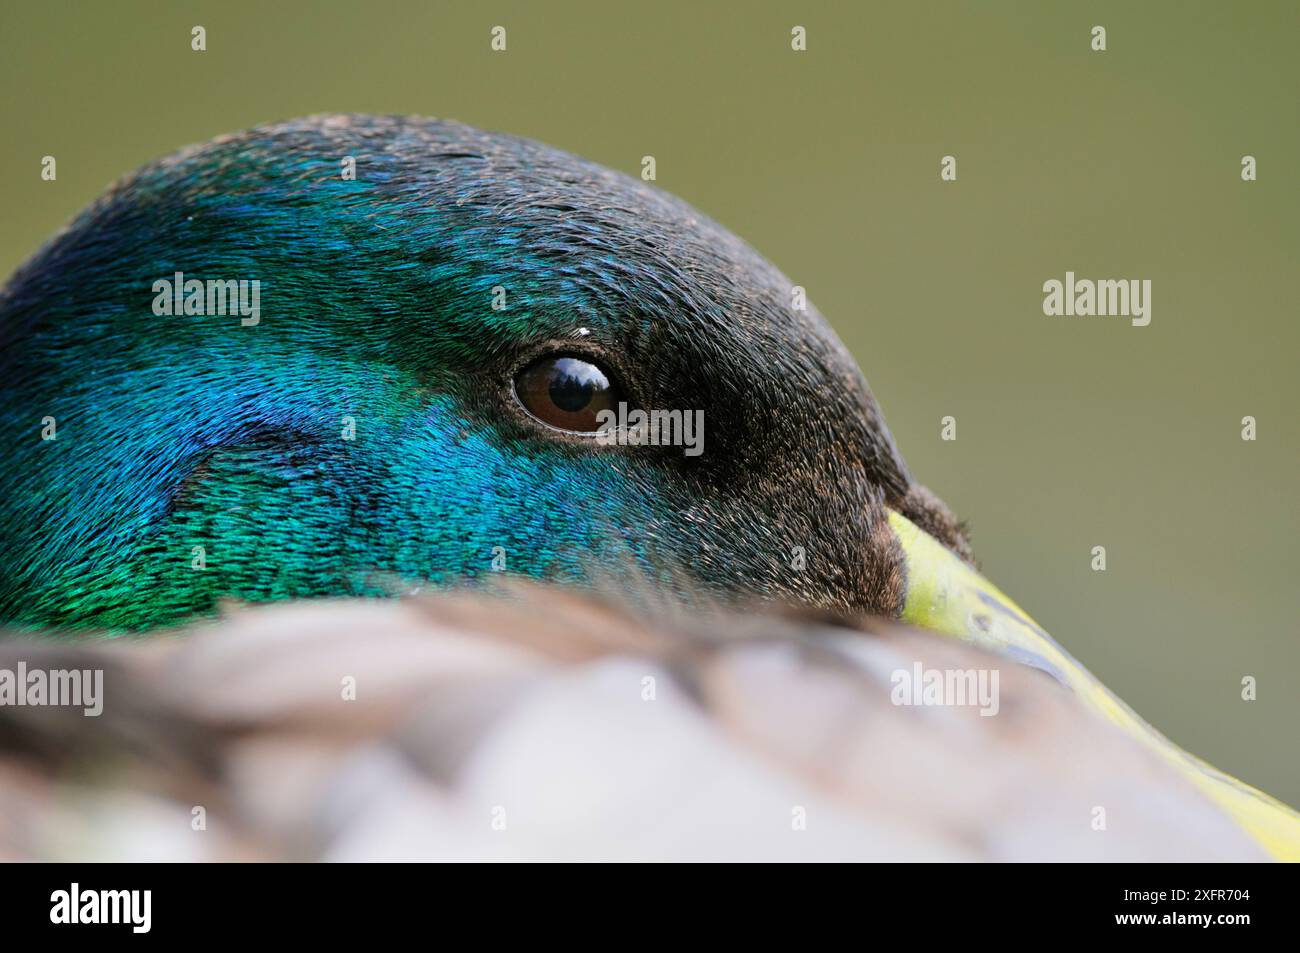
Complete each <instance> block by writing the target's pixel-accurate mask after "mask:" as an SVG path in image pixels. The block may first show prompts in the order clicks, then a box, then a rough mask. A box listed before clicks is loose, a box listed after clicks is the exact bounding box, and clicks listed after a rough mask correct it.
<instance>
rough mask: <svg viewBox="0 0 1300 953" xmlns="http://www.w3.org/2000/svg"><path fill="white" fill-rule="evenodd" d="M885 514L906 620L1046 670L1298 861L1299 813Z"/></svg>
mask: <svg viewBox="0 0 1300 953" xmlns="http://www.w3.org/2000/svg"><path fill="white" fill-rule="evenodd" d="M889 518H890V523H891V525H892V526H893V529H894V532H895V533H896V534H897V536H898V539H899V542H901V543H902V546H903V551H904V553H905V554H906V557H907V570H908V584H907V597H906V600H905V603H904V607H903V615H902V618H903V621H904V622H908V623H911V624H912V625H916V626H921V627H922V628H926V629H932V630H933V631H935V632H939V633H942V634H944V635H952V636H956V637H957V638H959V639H962V640H963V641H966V642H971V643H973V644H975V645H978V646H980V647H981V648H984V649H988V650H990V651H993V652H996V653H998V654H999V655H1002V656H1004V657H1006V658H1010V659H1012V660H1014V661H1016V662H1020V663H1022V664H1024V665H1030V666H1033V667H1034V668H1039V669H1042V670H1043V671H1044V672H1047V673H1048V674H1050V675H1051V676H1053V677H1054V678H1055V679H1056V680H1057V681H1059V682H1060V683H1061V684H1062V685H1064V686H1065V687H1067V688H1068V689H1070V690H1071V691H1072V692H1074V693H1075V694H1076V695H1077V696H1078V697H1079V698H1080V699H1082V700H1083V702H1084V704H1085V705H1088V706H1089V707H1091V708H1093V709H1095V710H1097V711H1098V712H1100V713H1101V714H1102V715H1103V716H1105V717H1106V718H1107V719H1109V720H1110V721H1112V722H1114V723H1115V724H1117V725H1119V726H1120V727H1121V728H1123V729H1124V730H1125V731H1126V732H1128V734H1130V735H1132V736H1133V737H1135V738H1137V739H1138V741H1139V742H1141V743H1142V744H1144V745H1145V746H1146V747H1148V748H1150V749H1151V750H1152V751H1154V752H1156V753H1157V754H1158V755H1160V756H1161V757H1162V758H1164V759H1165V760H1166V761H1168V762H1169V763H1170V764H1172V765H1173V766H1174V768H1175V769H1177V770H1178V771H1179V772H1180V773H1181V774H1183V775H1184V776H1185V777H1187V778H1188V779H1189V780H1190V781H1191V782H1192V783H1193V784H1195V785H1196V786H1197V788H1199V789H1200V790H1201V792H1202V793H1204V794H1205V795H1206V796H1207V797H1209V798H1210V799H1211V800H1213V801H1214V802H1215V803H1216V804H1218V805H1219V806H1220V807H1221V808H1222V809H1223V810H1224V811H1226V812H1227V813H1228V815H1229V816H1231V817H1232V818H1233V819H1234V820H1235V821H1236V822H1237V823H1238V824H1240V825H1241V827H1242V828H1243V829H1244V830H1245V831H1246V832H1247V833H1249V834H1250V835H1251V836H1252V837H1253V838H1254V839H1255V840H1256V841H1257V842H1258V843H1259V844H1260V845H1261V846H1262V847H1263V848H1264V849H1265V850H1267V851H1268V852H1269V853H1270V854H1272V855H1273V856H1274V857H1275V858H1277V859H1278V860H1290V861H1296V860H1300V814H1297V813H1296V812H1295V811H1293V810H1292V809H1291V808H1289V807H1287V806H1286V805H1285V804H1283V803H1281V802H1280V801H1277V800H1275V799H1274V798H1271V797H1269V796H1268V795H1267V794H1264V793H1263V792H1262V791H1257V790H1255V789H1254V788H1252V787H1251V786H1250V785H1248V784H1244V783H1242V782H1241V781H1238V780H1237V779H1236V778H1234V777H1232V776H1231V775H1228V774H1224V773H1223V772H1222V771H1219V770H1218V769H1217V768H1215V767H1213V766H1212V765H1209V764H1206V763H1205V762H1204V761H1202V760H1200V759H1199V758H1196V757H1194V756H1193V755H1190V754H1188V753H1187V752H1186V751H1184V750H1183V749H1182V748H1179V747H1178V746H1177V745H1175V744H1174V743H1173V742H1171V741H1170V740H1169V739H1168V738H1166V737H1165V736H1164V735H1162V734H1160V732H1158V731H1156V730H1155V729H1154V728H1152V727H1151V726H1150V725H1148V724H1147V723H1146V722H1145V721H1143V720H1142V719H1141V718H1140V717H1138V715H1137V714H1135V713H1134V711H1133V709H1131V708H1129V707H1128V705H1126V704H1124V702H1122V701H1120V700H1119V699H1118V698H1117V697H1115V695H1113V694H1111V692H1110V689H1108V688H1106V686H1105V685H1103V684H1102V683H1101V682H1099V681H1098V680H1097V678H1096V677H1095V676H1094V675H1093V674H1092V673H1091V672H1089V671H1088V670H1087V669H1086V668H1084V667H1083V666H1082V665H1080V664H1079V663H1078V662H1077V661H1076V660H1075V659H1074V658H1073V657H1072V656H1071V655H1070V653H1068V652H1066V651H1065V650H1064V649H1063V648H1061V647H1060V646H1059V645H1057V644H1056V640H1055V639H1053V638H1052V637H1051V636H1050V635H1048V634H1047V633H1046V632H1045V631H1043V629H1042V628H1040V627H1039V625H1038V624H1037V623H1036V622H1034V620H1033V619H1031V618H1030V617H1029V616H1028V615H1027V614H1026V613H1025V612H1024V610H1022V609H1021V608H1020V607H1019V606H1017V605H1016V604H1015V603H1014V602H1012V601H1011V600H1010V599H1008V598H1007V597H1006V596H1005V595H1003V594H1002V592H1000V591H999V590H998V588H997V587H996V586H994V585H993V584H992V583H991V582H989V581H988V580H987V579H985V578H984V577H983V576H981V575H980V574H979V573H978V572H976V571H975V570H974V569H972V568H971V567H970V566H968V565H967V564H966V563H964V562H962V560H960V559H959V558H957V556H955V555H953V553H951V552H950V551H949V550H948V549H947V548H945V547H944V546H943V545H942V544H941V543H940V542H939V541H938V540H936V539H934V538H933V537H932V536H930V535H929V534H928V533H926V532H924V531H923V530H921V529H920V527H918V526H917V525H916V524H914V523H912V522H911V521H910V520H908V519H907V518H906V517H904V516H901V515H899V514H898V513H895V512H893V511H890V514H889Z"/></svg>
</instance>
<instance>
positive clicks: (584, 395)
mask: <svg viewBox="0 0 1300 953" xmlns="http://www.w3.org/2000/svg"><path fill="white" fill-rule="evenodd" d="M515 396H516V397H518V399H519V403H521V404H523V405H524V409H525V410H527V411H528V412H529V413H530V414H532V415H533V416H534V417H536V418H537V419H538V420H540V421H541V422H542V423H544V424H546V425H548V426H551V427H556V428H558V429H560V430H569V431H573V432H576V433H596V432H597V431H599V430H604V429H607V420H608V418H607V417H604V418H598V415H599V414H600V412H601V411H602V410H609V411H614V412H617V408H618V402H619V400H620V399H621V397H620V395H619V393H618V390H617V388H616V387H615V386H614V384H612V383H611V382H610V377H609V375H608V374H607V373H605V371H603V370H602V369H601V368H599V367H597V366H596V365H595V364H592V363H591V362H590V361H585V360H583V359H582V358H580V357H566V356H555V355H550V356H547V357H543V358H540V359H538V360H536V361H534V362H533V363H532V364H529V365H528V366H527V367H526V368H524V369H523V370H522V371H520V372H519V376H518V377H516V378H515Z"/></svg>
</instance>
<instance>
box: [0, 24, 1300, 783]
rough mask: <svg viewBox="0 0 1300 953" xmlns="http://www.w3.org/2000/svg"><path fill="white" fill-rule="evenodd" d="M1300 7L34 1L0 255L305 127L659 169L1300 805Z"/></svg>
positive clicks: (8, 90) (1194, 732)
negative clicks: (556, 152) (109, 189)
mask: <svg viewBox="0 0 1300 953" xmlns="http://www.w3.org/2000/svg"><path fill="white" fill-rule="evenodd" d="M1298 11H1300V4H1297V3H1295V2H1292V0H1287V2H1278V3H1261V2H1245V3H1227V2H1220V3H1188V2H1144V3H1141V4H1135V3H1131V2H1119V3H1077V4H1063V3H1051V4H1048V3H1016V4H1011V3H994V2H983V3H951V2H948V3H907V2H900V3H888V4H875V3H873V4H866V3H849V2H845V3H837V4H831V3H824V2H803V3H793V2H791V3H730V4H707V5H706V4H702V3H698V2H658V3H646V4H636V5H632V4H613V3H601V2H592V3H563V2H546V3H543V2H538V0H524V2H515V3H492V2H476V3H471V2H444V3H440V2H420V3H409V4H397V3H383V2H369V0H367V2H357V3H330V4H327V3H311V4H307V3H303V4H277V5H275V6H274V7H272V6H270V5H268V4H263V3H230V2H221V3H210V4H209V3H114V4H112V5H109V4H90V3H86V4H68V3H50V4H40V5H38V4H35V3H27V4H24V5H23V6H22V7H19V6H18V5H17V4H15V3H13V2H12V0H6V2H5V3H4V6H3V10H2V12H0V64H2V65H0V70H2V71H3V72H2V73H0V78H2V79H3V82H2V83H0V102H2V103H3V106H2V111H0V119H2V120H3V127H4V130H5V143H4V149H3V151H2V153H0V209H2V210H3V211H2V212H0V214H2V215H3V221H4V228H3V231H2V233H0V272H3V274H4V275H8V274H9V273H10V272H11V271H12V270H13V269H14V268H15V267H16V266H17V265H18V264H19V263H20V262H21V261H23V260H24V259H25V258H26V257H27V256H29V255H30V254H32V253H33V252H34V251H35V250H36V249H37V248H38V247H39V245H40V244H41V243H42V242H43V241H44V240H45V239H47V238H48V237H49V236H50V235H51V234H52V233H53V232H54V231H55V230H56V229H57V228H58V227H59V226H60V225H61V224H62V223H64V222H65V221H66V220H67V219H68V218H69V217H70V216H71V215H73V214H74V213H75V212H76V211H78V210H79V209H80V208H82V207H83V206H85V205H86V204H87V203H88V202H90V201H91V199H93V198H94V197H95V195H97V194H98V193H99V192H100V191H101V190H102V189H103V188H104V187H105V186H106V185H107V184H108V183H109V182H110V181H111V180H113V179H115V178H116V177H118V176H120V175H122V174H124V173H126V172H128V171H130V170H131V169H133V168H135V167H136V166H138V165H140V164H141V163H143V162H145V161H147V160H149V159H153V158H155V157H158V156H160V155H162V154H165V153H167V152H170V151H173V150H174V149H176V148H178V147H179V146H182V145H185V144H188V143H192V142H197V141H201V140H205V139H208V138H211V137H212V136H215V135H217V134H219V133H223V132H228V131H233V130H237V129H241V128H245V127H247V126H251V125H254V124H256V123H260V122H265V121H269V120H277V119H285V118H289V117H292V116H298V115H303V114H307V113H313V112H327V111H328V112H335V111H356V112H397V113H420V114H424V115H431V116H441V117H449V118H455V119H460V120H463V121H465V122H469V123H472V124H474V125H479V126H483V127H486V128H489V129H498V130H505V131H509V132H513V133H516V134H520V135H524V136H530V137H534V138H537V139H541V140H543V141H545V142H548V143H551V144H553V145H556V146H559V147H561V148H564V149H567V150H569V151H571V152H575V153H578V154H580V155H583V156H586V157H588V158H591V159H594V160H596V161H599V162H602V163H605V164H607V165H609V166H613V167H615V168H618V169H622V170H624V171H626V172H628V173H630V174H634V175H635V174H637V173H638V171H639V162H640V158H641V156H643V155H646V154H653V155H654V156H655V157H656V158H657V160H658V176H659V178H658V185H659V186H660V187H662V188H664V189H666V190H668V191H671V192H674V193H676V194H677V195H680V196H682V197H683V198H685V199H686V200H688V201H690V202H691V203H693V204H694V205H696V206H697V207H698V208H699V209H701V210H702V211H704V212H705V213H706V214H708V215H710V216H712V217H713V218H715V219H717V220H718V221H720V222H722V223H723V224H724V225H726V226H728V227H729V228H731V229H732V230H733V231H735V232H737V233H738V234H740V235H741V236H743V237H744V238H746V239H747V240H748V241H749V242H750V243H751V244H753V245H754V246H755V247H756V248H758V249H759V250H760V251H761V252H762V253H764V254H765V255H766V256H767V257H769V258H770V259H771V260H772V261H774V262H775V263H776V264H777V265H778V266H779V267H780V268H782V269H783V270H784V271H785V272H786V273H787V274H788V275H789V276H790V277H791V280H792V281H793V282H794V283H797V284H802V285H804V286H806V287H807V288H808V292H809V295H810V297H811V299H812V300H813V302H814V303H815V304H816V305H817V306H818V307H819V308H820V310H821V311H822V312H823V313H824V314H825V315H826V316H827V318H828V319H829V320H830V322H831V323H832V324H833V325H834V326H835V328H836V329H837V330H838V332H839V333H840V335H841V336H842V337H843V338H844V340H845V341H846V343H847V344H848V346H849V347H850V348H851V349H852V351H853V353H854V354H855V355H856V357H857V358H858V360H859V362H860V364H861V365H862V367H863V369H864V371H865V372H866V374H867V377H868V379H869V380H870V381H871V383H872V386H873V388H874V389H875V391H876V394H877V396H878V397H879V399H880V401H881V403H882V404H883V406H884V408H885V412H886V414H887V415H888V419H889V421H890V423H891V425H892V427H893V430H894V433H895V436H896V437H897V439H898V442H899V444H900V446H901V448H902V450H903V453H904V454H905V456H906V457H907V459H908V461H909V463H910V465H911V468H912V470H913V472H914V473H915V474H916V475H917V476H918V478H919V479H921V480H922V482H925V483H927V484H928V485H929V486H930V487H932V488H933V489H934V490H936V491H937V492H938V493H939V494H940V495H942V496H943V497H944V498H945V499H947V500H948V501H949V502H950V503H951V504H952V505H953V507H954V508H955V509H956V510H957V512H958V513H959V514H961V515H962V516H963V517H964V518H965V519H967V520H968V521H969V522H970V524H971V527H972V529H973V532H974V538H975V544H976V550H977V552H978V554H979V557H980V559H981V561H982V563H983V566H984V569H985V570H986V571H987V573H988V574H989V576H990V577H991V578H992V579H994V580H995V581H996V582H997V583H998V584H999V585H1000V586H1001V587H1002V588H1004V589H1005V590H1006V591H1008V592H1009V593H1011V594H1012V595H1013V596H1014V597H1015V598H1016V599H1017V600H1018V601H1020V602H1021V604H1022V605H1024V606H1025V608H1026V609H1028V610H1029V611H1030V612H1032V613H1033V614H1034V615H1035V616H1037V618H1038V619H1039V621H1041V622H1042V623H1043V624H1044V626H1045V627H1046V628H1047V629H1048V630H1049V631H1050V632H1052V633H1053V634H1055V635H1056V636H1057V638H1058V639H1059V640H1060V641H1061V642H1062V643H1063V644H1064V645H1065V646H1066V647H1067V648H1068V649H1070V650H1071V651H1072V652H1073V653H1074V654H1075V655H1077V656H1078V657H1079V658H1080V659H1081V660H1082V661H1083V662H1084V663H1085V664H1086V665H1088V666H1089V667H1090V668H1091V669H1092V670H1093V671H1094V672H1095V673H1096V674H1097V675H1098V676H1100V677H1101V679H1102V680H1103V681H1105V682H1106V683H1107V684H1108V685H1110V686H1111V687H1112V688H1113V689H1114V690H1115V691H1116V692H1118V693H1119V695H1120V696H1121V697H1123V698H1125V699H1126V700H1127V701H1128V702H1129V703H1130V704H1132V705H1133V706H1134V707H1135V708H1136V709H1137V710H1138V712H1140V713H1141V714H1142V715H1144V716H1145V717H1146V718H1147V719H1148V720H1150V721H1151V722H1152V723H1154V724H1155V725H1156V726H1157V727H1159V728H1160V729H1162V730H1163V731H1164V732H1165V733H1167V734H1168V735H1169V736H1170V737H1172V738H1173V739H1174V740H1175V741H1177V742H1179V743H1180V744H1182V745H1184V746H1185V747H1187V748H1188V749H1190V750H1191V751H1193V752H1195V753H1197V754H1199V755H1201V756H1203V757H1205V758H1207V759H1208V760H1210V761H1211V762H1213V763H1215V764H1216V765H1218V766H1220V767H1222V768H1224V769H1225V770H1228V771H1231V772H1232V773H1234V774H1237V775H1239V776H1240V777H1242V778H1244V779H1246V780H1248V781H1250V782H1252V783H1254V784H1256V785H1259V786H1261V787H1263V788H1264V789H1265V790H1267V791H1270V792H1271V793H1273V794H1275V795H1277V796H1279V797H1281V798H1283V799H1284V800H1287V801H1289V802H1290V803H1292V804H1293V805H1296V804H1300V741H1298V740H1297V726H1298V725H1300V686H1298V685H1297V679H1298V678H1300V641H1298V640H1297V625H1296V620H1297V616H1298V613H1297V610H1298V609H1300V605H1297V602H1298V599H1297V591H1298V587H1297V585H1296V581H1295V563H1296V558H1295V557H1296V553H1295V540H1296V537H1297V532H1296V530H1297V512H1296V502H1295V500H1296V497H1295V477H1296V464H1297V454H1296V447H1297V426H1296V413H1295V408H1296V405H1297V403H1298V400H1297V398H1298V397H1300V393H1298V390H1300V388H1298V385H1297V374H1296V355H1297V344H1298V343H1300V331H1297V317H1298V315H1300V310H1298V309H1297V305H1296V278H1297V269H1296V260H1297V250H1298V246H1300V215H1298V214H1297V213H1298V212H1300V192H1298V191H1297V188H1296V182H1295V171H1296V168H1297V158H1300V125H1298V124H1297V113H1296V93H1297V90H1298V89H1300V60H1298V58H1297V56H1296V47H1297V39H1298V38H1300V29H1298V28H1300V12H1298ZM196 24H198V25H202V26H204V27H206V28H207V36H208V49H207V51H206V52H204V53H195V52H192V51H191V50H190V28H191V27H192V26H194V25H196ZM497 24H501V25H504V26H505V27H506V28H507V31H508V50H507V52H505V53H504V54H499V53H492V52H491V51H490V50H489V30H490V29H491V27H492V26H494V25H497ZM795 24H800V25H803V26H805V27H806V28H807V30H808V50H807V52H805V53H794V52H792V51H791V50H790V29H791V27H792V26H794V25H795ZM1094 24H1101V25H1104V26H1105V27H1106V28H1107V32H1108V46H1109V49H1108V50H1107V51H1106V52H1105V53H1093V52H1092V51H1091V50H1090V48H1089V40H1090V36H1089V33H1090V29H1091V27H1092V26H1093V25H1094ZM46 154H52V155H54V156H56V157H57V159H58V181H57V182H55V183H45V182H42V181H41V180H40V178H39V170H40V158H41V156H43V155H46ZM945 154H951V155H954V156H956V157H957V162H958V180H957V181H956V182H955V183H943V182H940V180H939V161H940V157H941V156H943V155H945ZM1244 154H1251V155H1254V156H1256V157H1257V159H1258V162H1259V181H1257V182H1254V183H1244V182H1242V181H1241V178H1240V159H1241V156H1242V155H1244ZM1067 269H1070V270H1073V271H1075V272H1076V273H1077V274H1078V275H1079V276H1080V277H1093V278H1103V277H1109V278H1150V279H1151V280H1152V282H1153V292H1152V303H1153V311H1152V323H1151V325H1150V326H1149V327H1146V328H1133V327H1130V326H1129V324H1128V322H1127V320H1121V319H1115V318H1048V317H1045V316H1044V315H1043V313H1042V291H1041V288H1042V284H1043V282H1044V281H1045V280H1047V279H1049V278H1053V277H1055V278H1062V277H1063V275H1064V273H1065V271H1066V270H1067ZM948 414H951V415H953V416H955V417H956V418H957V428H958V430H957V432H958V439H957V440H956V441H955V442H943V441H941V440H940V438H939V431H940V423H939V421H940V418H941V417H943V416H944V415H948ZM1246 414H1250V415H1253V416H1255V417H1256V418H1257V419H1258V421H1259V439H1258V441H1257V442H1254V443H1246V442H1243V441H1242V440H1241V438H1240V420H1241V418H1242V416H1244V415H1246ZM1095 545H1104V546H1105V547H1106V549H1107V555H1108V569H1107V571H1106V572H1102V573H1099V572H1093V571H1092V570H1091V569H1090V565H1089V563H1090V559H1091V555H1090V550H1091V548H1092V547H1093V546H1095ZM1245 675H1253V676H1255V677H1256V678H1257V679H1258V685H1259V687H1258V692H1259V698H1258V700H1257V701H1255V702H1253V703H1246V702H1243V701H1242V700H1241V698H1240V692H1241V687H1240V684H1241V679H1242V677H1243V676H1245Z"/></svg>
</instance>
